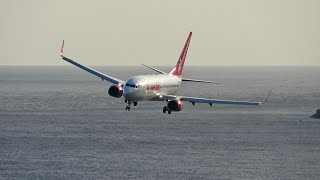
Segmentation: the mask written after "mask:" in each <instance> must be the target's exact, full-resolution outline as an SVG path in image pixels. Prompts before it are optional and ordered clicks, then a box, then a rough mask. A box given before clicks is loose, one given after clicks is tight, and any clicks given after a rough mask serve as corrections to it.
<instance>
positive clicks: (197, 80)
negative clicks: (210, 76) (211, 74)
mask: <svg viewBox="0 0 320 180" xmlns="http://www.w3.org/2000/svg"><path fill="white" fill-rule="evenodd" d="M182 81H189V82H202V83H213V84H221V83H220V82H212V81H205V80H199V79H187V78H182Z"/></svg>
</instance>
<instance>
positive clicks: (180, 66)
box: [170, 32, 192, 76]
mask: <svg viewBox="0 0 320 180" xmlns="http://www.w3.org/2000/svg"><path fill="white" fill-rule="evenodd" d="M191 36H192V32H190V33H189V36H188V39H187V41H186V44H185V45H184V48H183V50H182V52H181V55H180V57H179V60H178V62H177V65H176V67H174V68H173V69H172V71H171V72H170V74H172V75H175V76H181V74H182V70H183V66H184V61H185V60H186V57H187V53H188V48H189V43H190V40H191Z"/></svg>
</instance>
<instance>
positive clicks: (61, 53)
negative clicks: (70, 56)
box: [60, 40, 64, 57]
mask: <svg viewBox="0 0 320 180" xmlns="http://www.w3.org/2000/svg"><path fill="white" fill-rule="evenodd" d="M63 47H64V40H62V46H61V49H60V56H61V57H63Z"/></svg>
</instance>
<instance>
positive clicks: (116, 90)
mask: <svg viewBox="0 0 320 180" xmlns="http://www.w3.org/2000/svg"><path fill="white" fill-rule="evenodd" d="M108 94H109V95H110V96H112V97H115V98H119V97H121V96H122V94H123V86H121V85H118V84H116V85H112V86H110V88H109V90H108Z"/></svg>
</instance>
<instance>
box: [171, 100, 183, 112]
mask: <svg viewBox="0 0 320 180" xmlns="http://www.w3.org/2000/svg"><path fill="white" fill-rule="evenodd" d="M167 108H168V109H169V110H170V111H181V110H182V109H183V102H182V101H181V100H180V99H174V100H171V101H169V102H168V105H167Z"/></svg>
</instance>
